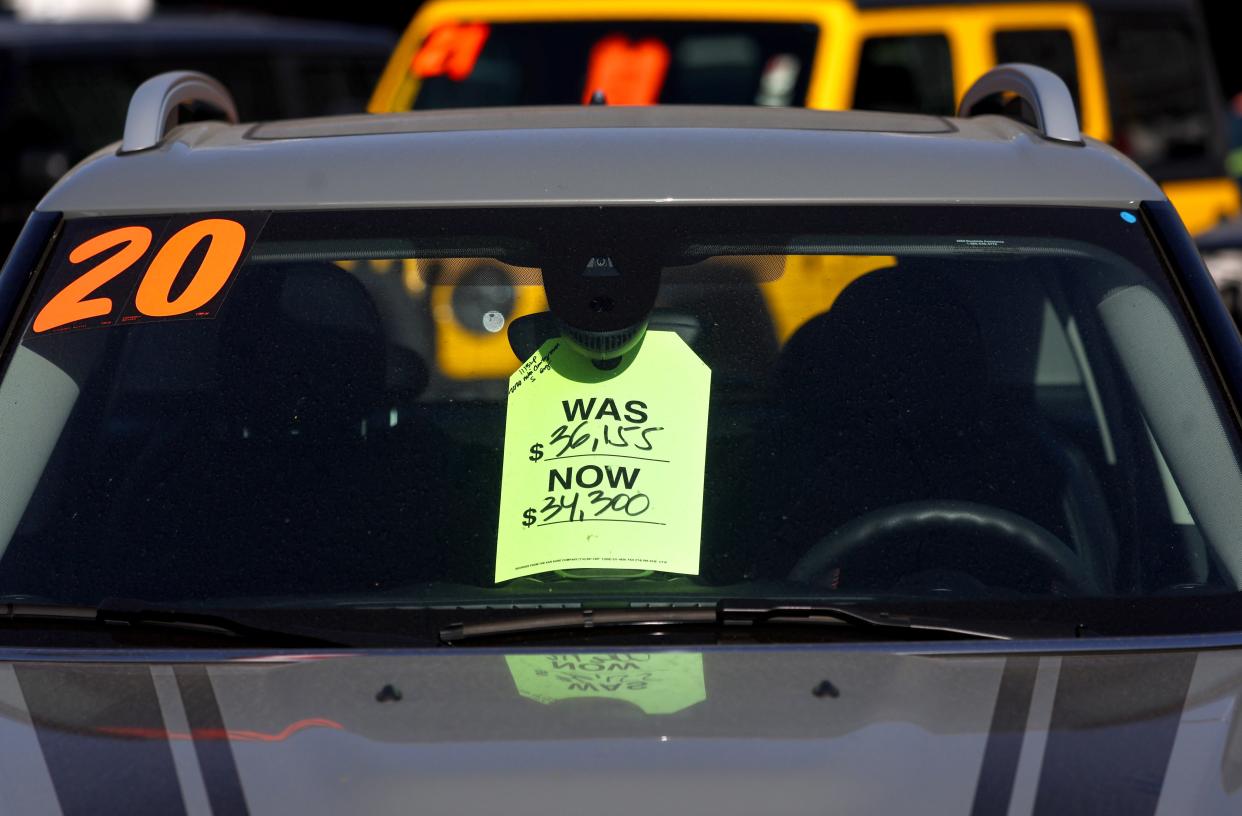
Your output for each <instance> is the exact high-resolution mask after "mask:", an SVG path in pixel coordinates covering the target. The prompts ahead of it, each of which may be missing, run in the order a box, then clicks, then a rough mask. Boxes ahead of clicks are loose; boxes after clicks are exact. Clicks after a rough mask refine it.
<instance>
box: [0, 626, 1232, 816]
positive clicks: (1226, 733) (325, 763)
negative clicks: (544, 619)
mask: <svg viewBox="0 0 1242 816" xmlns="http://www.w3.org/2000/svg"><path fill="white" fill-rule="evenodd" d="M1240 692H1242V651H1240V650H1236V649H1221V650H1214V651H1204V652H1195V651H1163V652H1112V653H1110V652H1099V653H1070V654H1063V655H1057V654H997V653H992V652H976V653H966V654H952V653H950V654H896V653H893V652H892V651H889V650H884V651H873V650H866V649H863V650H845V651H842V650H840V649H832V648H819V647H798V648H792V647H791V648H780V647H761V648H745V649H728V648H711V649H704V650H689V651H655V652H625V653H607V654H605V653H591V654H575V653H567V652H556V653H550V652H543V653H539V652H531V651H510V652H500V651H492V650H488V651H473V650H470V651H467V650H462V651H450V650H440V651H428V652H403V653H361V652H357V653H348V654H339V655H330V654H313V655H285V654H276V655H247V656H244V657H229V658H224V657H220V658H218V659H213V660H206V661H197V660H190V659H180V658H178V659H170V658H169V657H167V656H165V657H160V658H149V662H148V660H146V659H142V658H137V657H135V656H134V655H132V654H130V655H116V656H112V657H111V658H103V657H101V658H98V659H94V658H92V660H91V662H83V661H82V657H81V655H80V654H79V655H77V656H75V657H74V659H72V660H70V659H67V658H66V659H61V660H58V659H50V658H49V657H47V656H45V657H44V659H38V660H30V659H25V658H24V659H22V660H20V661H16V662H6V663H0V753H2V754H3V756H4V757H5V759H4V761H3V762H0V804H3V805H4V807H0V810H4V811H5V812H15V813H17V812H29V813H36V812H37V813H48V812H56V811H57V808H58V807H59V809H60V810H61V811H62V812H65V813H78V812H83V813H85V812H90V813H126V814H132V813H148V812H150V813H190V814H195V813H210V812H215V813H246V812H249V813H299V814H309V813H342V812H351V811H352V812H357V813H411V812H417V813H420V814H438V813H454V814H459V813H471V814H473V813H504V814H509V815H510V816H519V815H520V814H539V815H540V816H546V814H548V813H558V812H572V811H578V810H581V811H584V812H588V813H591V814H593V816H594V815H595V814H624V815H625V816H634V814H642V813H677V814H695V813H704V814H707V813H710V814H713V816H721V814H734V813H737V814H742V813H745V814H760V813H762V814H786V813H788V814H804V813H807V814H809V813H815V814H822V813H828V812H831V813H902V812H908V811H913V810H917V811H918V812H923V813H1006V812H1007V813H1022V814H1025V813H1038V814H1043V813H1049V814H1051V813H1055V814H1058V816H1061V815H1062V814H1067V813H1098V812H1113V813H1126V814H1145V813H1161V814H1165V813H1167V814H1182V813H1190V812H1195V813H1222V814H1223V813H1239V812H1242V794H1240V793H1239V789H1240V788H1242V726H1240V725H1239V719H1238V712H1237V700H1238V695H1239V693H1240Z"/></svg>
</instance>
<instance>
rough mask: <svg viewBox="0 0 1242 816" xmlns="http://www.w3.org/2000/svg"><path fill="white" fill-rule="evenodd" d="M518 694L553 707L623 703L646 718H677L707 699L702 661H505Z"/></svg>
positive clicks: (653, 657) (661, 656)
mask: <svg viewBox="0 0 1242 816" xmlns="http://www.w3.org/2000/svg"><path fill="white" fill-rule="evenodd" d="M505 662H507V663H508V664H509V673H510V674H512V675H513V684H514V685H515V686H517V690H518V694H521V695H522V696H523V697H529V698H530V699H532V700H536V701H538V702H540V703H544V704H551V703H555V702H558V701H560V700H571V699H574V698H578V697H601V698H605V699H611V700H624V701H625V702H627V703H632V704H634V705H636V706H638V707H639V708H640V709H642V710H643V713H645V714H676V713H677V712H678V711H681V710H682V709H685V708H689V707H690V706H692V705H694V704H695V703H701V702H703V701H704V700H706V699H707V688H706V686H705V684H704V682H703V655H701V654H697V653H691V652H655V653H649V654H535V655H530V654H521V655H505Z"/></svg>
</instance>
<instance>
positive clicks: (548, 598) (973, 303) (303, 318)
mask: <svg viewBox="0 0 1242 816" xmlns="http://www.w3.org/2000/svg"><path fill="white" fill-rule="evenodd" d="M212 217H213V218H218V217H220V216H218V215H216V216H212ZM226 217H235V218H237V219H240V220H241V221H243V222H244V223H245V224H246V225H247V226H246V229H247V230H248V231H249V233H248V238H247V240H253V245H252V247H251V248H250V249H249V254H248V255H247V256H246V257H245V260H244V261H242V262H241V264H240V265H239V266H237V267H236V269H235V271H234V272H233V273H232V275H233V277H232V278H231V279H229V280H230V281H231V282H230V283H229V284H228V286H227V287H224V285H223V283H220V287H219V289H218V291H219V292H220V293H221V294H220V295H219V298H220V299H219V306H218V310H216V311H212V312H209V313H205V314H206V316H201V315H200V316H196V315H195V314H182V315H175V316H173V317H168V318H151V319H141V320H135V321H133V322H131V321H130V320H129V319H128V318H124V317H121V318H118V319H113V317H111V316H102V317H95V318H90V319H88V320H87V321H86V322H84V323H81V324H80V325H79V326H77V327H75V326H73V325H72V324H66V323H63V322H58V321H60V320H62V319H61V318H59V317H57V314H56V311H55V309H53V308H52V307H51V306H49V305H48V304H50V303H51V302H52V300H53V298H54V297H56V296H57V295H58V293H59V292H60V291H63V288H64V287H65V286H66V285H67V284H68V283H69V282H70V281H71V280H72V279H73V277H74V275H77V274H80V273H79V272H78V271H77V270H76V269H73V268H70V267H68V266H66V265H63V264H62V265H60V266H58V265H57V264H58V263H60V262H59V261H58V260H57V259H63V258H64V257H66V253H68V252H69V251H70V250H71V249H73V248H74V247H76V246H79V245H81V244H82V242H84V241H87V240H93V238H92V236H98V235H101V234H103V233H106V232H108V231H109V230H117V229H125V228H131V227H129V225H132V224H134V223H143V224H148V225H153V227H152V229H153V231H158V230H155V227H156V226H159V225H165V226H166V227H167V228H166V229H165V228H164V227H160V229H161V230H163V232H161V233H160V234H161V235H163V234H167V233H171V232H173V231H175V230H178V229H183V228H184V227H178V226H177V225H184V224H193V223H196V221H197V220H198V219H201V218H203V216H195V215H192V214H184V215H182V216H178V217H177V218H176V219H174V221H172V222H168V220H167V219H168V218H169V216H152V217H149V218H137V219H135V218H122V219H117V218H112V219H90V218H86V219H73V220H70V221H67V222H65V223H64V224H63V225H62V228H61V230H60V238H59V239H58V243H57V245H56V246H54V247H53V248H52V250H51V252H50V260H49V261H48V263H49V267H48V269H47V270H44V271H43V273H42V275H41V277H40V278H39V279H38V283H37V285H36V290H35V291H34V292H33V293H32V296H31V297H30V299H29V303H30V304H31V305H30V307H29V309H28V311H27V314H26V316H25V318H24V322H23V324H22V326H23V329H24V330H23V331H22V332H21V333H20V335H19V337H20V342H19V344H18V345H16V346H15V347H13V348H10V349H8V350H6V358H5V369H4V371H3V378H2V379H0V461H3V463H4V467H3V468H0V597H19V596H20V597H26V598H30V597H35V598H42V599H46V600H49V601H53V602H60V603H98V602H100V601H101V600H103V599H105V598H143V599H147V600H150V601H157V602H159V601H165V602H170V603H171V602H176V603H187V602H197V603H200V604H207V605H212V604H214V605H224V604H231V605H232V606H231V607H229V608H238V607H245V606H263V605H267V604H278V603H279V604H285V605H288V604H291V603H297V604H301V605H303V606H315V605H332V604H343V605H349V604H385V603H387V604H415V605H417V604H449V605H458V604H479V605H493V604H532V605H538V604H543V603H552V604H554V605H555V604H581V603H591V602H595V601H599V600H601V599H605V600H606V599H609V598H611V599H613V600H614V601H621V602H624V603H629V602H634V601H635V600H636V599H641V598H646V599H647V600H649V601H650V602H652V603H677V602H686V603H690V602H693V603H712V602H714V599H719V598H722V597H731V598H736V597H753V598H769V599H772V598H782V597H799V598H806V597H808V596H810V597H815V598H819V599H821V600H825V601H838V600H851V599H852V600H854V601H857V602H860V603H863V602H869V600H868V599H870V601H875V600H877V599H878V600H880V601H884V602H885V603H888V602H891V601H893V600H894V599H897V600H906V601H918V602H919V603H927V604H934V603H936V602H937V599H942V600H946V601H953V600H958V601H962V600H965V601H975V602H987V603H1001V602H1014V603H1029V604H1032V606H1031V607H1030V609H1039V610H1047V609H1050V608H1059V606H1058V605H1060V604H1063V603H1068V602H1069V599H1073V598H1078V599H1082V598H1091V599H1096V600H1098V601H1099V602H1100V603H1101V604H1103V606H1102V607H1101V608H1111V609H1113V610H1114V611H1115V612H1116V613H1117V615H1118V616H1120V619H1121V620H1123V621H1124V620H1128V618H1127V616H1128V615H1129V613H1130V611H1131V610H1133V609H1134V608H1137V607H1136V606H1135V605H1136V604H1139V603H1141V602H1142V601H1143V599H1145V598H1149V597H1152V596H1156V595H1162V596H1170V597H1174V598H1176V597H1177V596H1181V595H1185V596H1189V598H1188V600H1187V603H1190V602H1192V601H1195V600H1196V599H1197V598H1199V597H1200V596H1202V595H1211V594H1225V593H1234V592H1236V591H1237V590H1238V588H1239V586H1240V585H1242V533H1240V532H1239V531H1242V475H1240V470H1239V459H1238V452H1237V447H1236V441H1235V430H1236V427H1235V420H1234V419H1233V417H1232V415H1231V414H1230V413H1229V412H1228V410H1226V408H1225V407H1224V405H1223V400H1222V396H1221V392H1220V389H1219V388H1218V386H1217V384H1216V381H1215V379H1214V378H1213V375H1212V373H1211V368H1210V365H1209V364H1208V361H1207V359H1206V358H1205V355H1204V353H1203V352H1202V350H1201V347H1200V346H1199V344H1198V342H1197V341H1196V340H1195V334H1194V332H1193V330H1192V329H1191V327H1190V325H1189V323H1188V321H1187V319H1186V317H1185V315H1184V313H1183V311H1182V306H1181V301H1180V300H1179V298H1178V296H1177V295H1176V294H1175V291H1174V289H1173V286H1172V285H1171V283H1170V281H1169V279H1168V277H1167V274H1166V270H1165V268H1164V267H1163V265H1162V261H1161V260H1160V257H1161V256H1160V255H1159V254H1158V252H1157V251H1156V248H1155V247H1154V246H1153V244H1152V243H1151V240H1150V238H1149V233H1148V231H1147V227H1146V223H1145V221H1144V220H1143V219H1142V217H1141V215H1138V214H1136V213H1134V212H1119V211H1118V210H1116V209H1109V208H1069V207H1030V208H1017V207H969V206H962V207H835V208H815V207H715V208H713V207H652V208H625V207H611V208H602V209H601V208H594V209H575V208H560V209H552V210H538V209H500V210H489V209H477V210H458V211H451V210H404V211H403V210H390V211H355V212H323V211H316V212H276V213H271V214H262V213H260V214H255V213H249V214H239V215H236V216H227V215H226ZM168 224H171V225H168ZM160 240H163V239H160ZM566 246H571V247H578V246H581V247H583V248H584V249H585V248H588V247H589V249H590V251H591V252H594V253H597V254H598V255H600V256H606V257H609V258H611V257H618V258H624V257H629V256H631V255H633V253H635V252H637V251H638V250H640V249H641V254H642V257H646V258H650V259H652V261H651V263H652V264H653V267H652V268H653V269H654V268H659V269H661V270H662V271H661V272H660V284H659V290H658V294H657V299H656V303H655V309H654V311H653V312H651V316H650V323H649V330H651V331H672V332H677V333H678V334H679V335H680V336H681V337H682V338H683V339H684V341H685V342H686V344H688V345H689V347H690V348H691V349H692V350H693V352H694V354H696V355H697V356H698V357H699V358H700V359H701V360H702V361H703V363H704V364H705V365H706V366H707V367H708V368H709V369H710V372H711V395H710V402H709V413H708V430H707V443H706V471H705V477H706V481H705V492H704V494H703V495H702V496H698V495H686V496H671V497H669V496H665V497H661V498H662V499H663V500H669V501H683V502H702V506H703V524H702V534H701V540H700V542H699V543H700V548H701V549H700V559H699V569H698V572H697V574H696V575H692V576H691V575H674V574H664V573H660V572H655V573H652V574H648V575H639V576H636V575H632V574H628V573H622V574H610V573H608V571H606V570H605V571H604V572H603V573H596V574H593V575H591V576H587V577H584V576H582V575H577V574H561V573H557V572H555V571H550V572H548V573H545V574H539V575H534V576H531V577H523V578H517V579H514V580H509V581H503V582H501V583H500V584H497V583H496V582H495V580H494V572H493V570H494V565H495V556H496V545H497V530H498V525H499V523H500V519H499V506H500V499H501V477H502V474H501V461H502V459H501V456H502V447H503V443H504V440H505V434H506V395H507V386H508V381H507V378H508V377H509V375H510V374H512V373H513V372H514V371H515V370H516V369H517V367H518V366H519V364H520V363H521V362H522V361H521V359H519V355H518V354H517V353H515V351H514V347H515V346H517V345H520V343H519V342H518V341H519V340H520V337H518V336H517V335H516V334H515V335H514V336H513V337H511V336H510V334H511V327H514V326H517V325H518V323H516V322H515V321H516V320H517V318H519V317H522V316H525V315H530V314H534V313H538V312H543V311H544V310H547V309H548V301H547V298H546V294H545V288H544V284H545V282H546V281H548V280H553V279H556V278H553V277H550V276H564V275H565V274H568V273H566V272H565V269H566V268H568V267H566V266H565V265H563V264H562V263H561V262H559V261H556V260H554V259H555V258H557V257H559V255H557V254H556V253H558V252H561V251H563V248H564V247H566ZM79 257H80V253H79ZM193 257H194V258H195V259H201V258H202V255H201V254H199V255H195V256H193ZM575 257H576V256H575ZM591 257H592V258H594V257H595V255H594V254H592V255H591ZM198 263H199V261H198V260H195V261H193V262H191V263H188V264H186V269H185V270H183V271H182V272H181V273H180V277H179V278H177V280H178V281H180V282H179V283H176V287H175V289H174V290H170V292H173V293H175V292H180V291H184V287H188V286H190V284H191V281H192V280H194V279H195V278H194V270H195V269H196V268H197V265H198ZM140 271H141V270H139V271H138V272H134V273H133V275H134V276H137V275H138V274H139V272H140ZM126 274H129V273H126ZM622 274H624V271H623V272H622ZM170 280H171V279H170ZM220 280H222V279H217V282H218V283H219V281H220ZM113 283H115V288H113V289H106V290H103V291H101V294H109V293H111V294H109V296H111V297H115V298H118V299H119V300H120V302H124V299H125V298H126V297H127V294H126V293H127V292H130V291H132V290H133V288H134V287H135V286H137V287H138V289H139V290H140V291H141V290H142V288H143V287H142V286H141V285H139V284H138V283H137V278H136V277H134V278H132V279H131V278H126V277H125V276H124V275H122V276H121V277H120V278H117V279H116V280H115V281H114V282H113ZM113 283H109V284H108V286H113ZM170 285H171V284H170ZM66 297H67V296H66ZM66 297H61V298H60V299H59V301H58V302H59V303H60V305H61V306H63V305H64V304H65V303H66V302H67V303H69V305H70V306H73V305H74V304H75V303H78V301H75V300H74V298H80V297H81V292H78V293H77V294H75V295H74V296H73V297H70V298H68V299H67V300H66ZM177 297H179V295H177ZM212 308H215V307H212ZM118 309H119V311H118V312H117V315H123V314H125V308H123V307H118ZM49 310H50V311H49ZM139 316H140V315H139ZM550 336H554V335H550ZM963 503H965V504H963ZM929 507H930V508H931V510H930V511H929V510H928V508H929ZM963 507H966V508H967V509H966V510H962V508H963ZM920 508H921V509H920ZM954 508H957V509H954ZM928 513H930V515H928ZM946 513H948V514H950V515H951V514H953V513H965V516H960V515H959V517H958V521H965V522H969V523H961V524H959V523H957V522H954V521H953V520H952V519H949V521H948V523H947V525H946V524H941V523H940V522H937V521H936V518H938V517H939V518H941V520H942V521H943V520H944V518H943V517H944V516H945V514H946ZM937 514H939V516H937ZM1015 519H1016V520H1015ZM859 525H862V526H861V527H860V526H859ZM886 530H887V532H886ZM843 531H844V532H843ZM842 535H845V536H846V537H847V539H848V541H849V542H850V543H849V547H848V549H847V550H845V551H842V552H841V553H839V555H838V557H833V558H828V559H827V560H823V559H821V558H820V556H821V555H822V554H823V548H824V547H825V546H828V545H826V544H825V542H831V541H838V542H840V541H841V540H842V539H841V538H840V537H841V536H842ZM834 536H835V538H834ZM1049 542H1051V543H1049ZM691 543H693V542H691ZM833 546H836V545H833ZM808 559H810V560H809V561H808ZM817 559H819V560H817ZM1110 599H1111V600H1110ZM1166 600H1167V599H1166ZM1110 603H1111V604H1113V606H1111V607H1109V606H1107V604H1110ZM1170 609H1172V611H1170V612H1169V613H1168V614H1169V615H1176V614H1177V613H1176V608H1172V607H1170ZM1040 614H1041V615H1042V614H1043V612H1042V611H1041V613H1040Z"/></svg>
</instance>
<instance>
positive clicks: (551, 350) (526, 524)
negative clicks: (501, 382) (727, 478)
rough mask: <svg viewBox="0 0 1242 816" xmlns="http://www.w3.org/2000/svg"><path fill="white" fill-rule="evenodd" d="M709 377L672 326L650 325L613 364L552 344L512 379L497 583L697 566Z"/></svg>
mask: <svg viewBox="0 0 1242 816" xmlns="http://www.w3.org/2000/svg"><path fill="white" fill-rule="evenodd" d="M710 386H711V372H710V371H709V370H708V368H707V366H706V365H704V364H703V361H702V360H700V359H699V358H698V357H697V356H695V354H694V352H693V351H692V350H691V349H690V347H689V346H687V345H686V344H685V342H684V341H683V340H682V339H681V338H680V337H678V336H677V334H675V333H673V332H666V331H650V332H648V333H647V335H646V337H644V338H643V340H642V343H641V344H640V345H639V346H638V347H637V348H636V349H634V350H633V351H630V352H627V353H626V354H625V356H624V357H623V358H622V360H621V362H620V364H619V365H618V366H617V367H616V368H614V369H612V370H611V371H602V370H600V369H599V368H597V367H596V366H595V365H594V364H593V363H592V362H591V361H590V360H588V359H586V358H585V357H583V356H581V355H580V354H578V353H576V352H575V351H574V350H573V349H572V348H571V347H570V346H569V344H568V343H566V342H565V341H564V340H563V339H561V338H554V339H552V340H549V341H547V342H546V343H544V344H543V346H542V347H540V349H539V350H538V351H536V352H535V353H534V354H533V355H531V357H530V359H529V360H527V361H526V362H525V363H523V364H522V366H521V367H520V368H519V369H518V370H517V371H516V372H515V373H514V374H513V376H512V377H510V379H509V402H508V409H507V413H506V419H505V452H504V472H503V476H502V479H501V494H500V530H499V532H498V534H497V542H496V581H497V582H500V581H507V580H509V579H511V578H517V577H520V576H523V575H533V574H535V573H540V572H548V571H551V570H561V569H581V568H610V569H643V570H659V571H663V572H676V573H683V574H687V575H696V574H698V571H699V539H700V534H701V527H702V520H703V460H704V449H705V447H706V444H707V409H708V397H709V395H710Z"/></svg>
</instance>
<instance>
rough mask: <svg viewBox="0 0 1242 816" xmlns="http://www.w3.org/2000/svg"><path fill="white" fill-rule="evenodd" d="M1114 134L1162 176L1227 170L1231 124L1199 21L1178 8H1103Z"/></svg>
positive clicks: (1100, 26)
mask: <svg viewBox="0 0 1242 816" xmlns="http://www.w3.org/2000/svg"><path fill="white" fill-rule="evenodd" d="M1096 28H1097V30H1098V32H1099V37H1100V51H1101V53H1102V56H1103V58H1104V76H1105V79H1106V81H1107V83H1108V104H1109V107H1110V109H1111V111H1112V119H1113V139H1114V141H1115V142H1116V144H1117V146H1118V148H1120V149H1121V150H1122V151H1124V152H1125V153H1126V154H1128V155H1129V156H1131V157H1132V158H1133V159H1134V160H1135V161H1137V162H1138V163H1139V165H1140V166H1142V168H1143V169H1144V170H1146V171H1147V172H1148V173H1150V174H1151V175H1152V177H1154V178H1155V179H1156V180H1157V181H1168V180H1173V179H1179V178H1210V177H1215V176H1220V175H1223V174H1224V169H1223V161H1224V143H1223V140H1224V123H1223V122H1221V121H1220V112H1219V110H1218V105H1217V104H1216V103H1215V102H1214V98H1213V94H1214V93H1216V92H1217V90H1216V82H1215V79H1214V77H1213V75H1212V73H1211V67H1210V66H1209V64H1208V62H1207V60H1208V55H1207V53H1206V51H1205V50H1204V48H1203V47H1202V46H1203V43H1204V42H1205V38H1204V37H1203V36H1201V32H1197V31H1196V29H1195V27H1194V23H1193V21H1192V20H1190V19H1188V18H1187V17H1186V16H1185V15H1183V14H1178V13H1173V12H1157V11H1138V10H1133V9H1127V10H1125V11H1121V10H1117V11H1109V10H1105V9H1100V10H1098V11H1097V12H1096Z"/></svg>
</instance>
